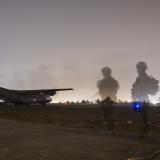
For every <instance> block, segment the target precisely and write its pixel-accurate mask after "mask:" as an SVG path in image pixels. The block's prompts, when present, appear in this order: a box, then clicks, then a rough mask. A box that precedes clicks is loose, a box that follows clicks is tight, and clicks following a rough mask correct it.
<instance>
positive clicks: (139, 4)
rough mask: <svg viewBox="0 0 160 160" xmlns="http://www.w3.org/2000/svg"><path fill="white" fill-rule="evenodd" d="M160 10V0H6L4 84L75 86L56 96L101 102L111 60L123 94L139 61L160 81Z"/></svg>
mask: <svg viewBox="0 0 160 160" xmlns="http://www.w3.org/2000/svg"><path fill="white" fill-rule="evenodd" d="M159 8H160V1H158V0H45V1H44V0H19V1H18V0H0V23H1V25H0V35H1V36H0V54H1V58H0V86H3V87H7V88H12V89H35V88H63V87H67V88H68V87H72V88H74V89H75V91H73V92H72V91H71V92H65V93H60V94H58V95H57V96H56V97H55V101H66V100H74V101H77V100H82V99H89V100H94V99H96V97H95V98H93V97H92V96H93V95H94V94H95V93H97V91H98V90H97V88H96V83H97V81H98V80H99V79H101V78H102V76H101V73H100V70H101V68H103V67H104V66H109V67H111V68H112V70H113V76H114V77H115V78H116V79H117V80H118V81H119V83H120V90H119V92H118V99H122V100H130V97H131V93H130V89H131V86H132V84H133V82H134V81H135V79H136V76H137V73H136V68H135V65H136V63H137V62H138V61H145V62H147V64H148V67H149V69H148V73H149V74H150V75H153V76H154V77H156V78H157V79H159V80H160V74H159V58H160V54H159V51H160V31H159V28H160V10H159ZM158 97H160V95H157V96H155V97H154V98H152V100H154V101H155V100H158Z"/></svg>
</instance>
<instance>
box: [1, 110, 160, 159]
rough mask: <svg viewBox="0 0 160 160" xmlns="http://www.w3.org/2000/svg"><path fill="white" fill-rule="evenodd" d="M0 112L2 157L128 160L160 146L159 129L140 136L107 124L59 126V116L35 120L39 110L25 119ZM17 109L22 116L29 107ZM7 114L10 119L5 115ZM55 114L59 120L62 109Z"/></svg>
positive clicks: (149, 152)
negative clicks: (49, 121)
mask: <svg viewBox="0 0 160 160" xmlns="http://www.w3.org/2000/svg"><path fill="white" fill-rule="evenodd" d="M0 112H1V114H0V160H28V159H29V160H53V159H54V160H72V159H73V160H82V159H83V160H127V159H128V158H132V157H144V156H147V155H150V154H152V153H153V152H154V151H156V150H157V149H159V148H160V138H159V131H151V132H150V134H149V135H148V136H147V137H141V135H140V133H138V132H130V131H129V132H127V129H126V128H125V130H123V131H122V130H117V132H116V133H115V134H114V135H112V134H111V133H110V132H109V131H108V130H107V129H106V128H105V127H100V128H97V127H96V128H93V127H86V126H85V127H83V125H80V127H79V126H78V127H77V126H76V127H75V124H74V125H73V126H72V125H71V124H70V125H68V124H66V125H65V123H63V125H61V123H60V125H59V123H58V122H57V123H56V118H55V119H54V123H52V124H49V123H48V124H47V123H41V122H40V121H38V123H37V122H36V123H35V122H34V121H33V119H34V118H33V115H35V118H37V117H36V114H37V112H34V113H32V114H31V112H29V114H28V112H27V114H26V115H25V121H24V119H23V118H22V117H20V118H18V117H17V120H16V118H15V116H13V117H12V116H11V113H12V112H13V111H11V110H9V111H8V110H7V112H6V111H5V112H4V110H3V109H2V110H0ZM8 112H9V113H8ZM16 112H18V114H17V115H19V114H20V113H21V114H22V115H23V114H24V112H26V110H23V111H19V110H18V111H16ZM19 112H20V113H19ZM4 113H5V116H6V114H8V115H9V116H10V118H9V117H8V116H6V117H7V119H6V118H4V117H5V116H4V115H3V114H4ZM38 113H39V112H38ZM56 114H59V117H58V118H57V121H58V120H59V119H60V112H56ZM67 114H70V113H68V112H67ZM30 115H32V117H31V119H32V120H31V121H28V120H29V118H28V119H27V118H26V117H29V116H30ZM54 115H55V114H54ZM45 116H46V115H45ZM50 116H51V115H50ZM63 116H64V114H62V117H61V119H63V118H64V117H63ZM70 116H71V115H70ZM67 117H68V115H67V116H66V117H65V118H64V120H66V118H67ZM38 118H39V117H38ZM43 118H44V117H43ZM20 119H23V120H22V121H21V120H20ZM78 120H79V119H77V121H78ZM77 121H76V122H77ZM86 122H87V121H85V123H86ZM68 123H71V121H68ZM74 123H75V122H74ZM81 123H82V122H81ZM154 160H160V156H159V157H158V156H157V157H156V158H155V159H154Z"/></svg>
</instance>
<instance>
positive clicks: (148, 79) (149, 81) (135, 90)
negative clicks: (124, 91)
mask: <svg viewBox="0 0 160 160" xmlns="http://www.w3.org/2000/svg"><path fill="white" fill-rule="evenodd" d="M136 67H137V73H138V77H137V78H136V81H135V82H134V84H133V86H132V89H131V94H132V100H133V101H138V102H143V105H142V108H140V109H139V112H140V115H141V118H142V121H143V131H144V132H145V133H148V131H149V125H148V103H149V95H155V94H156V93H157V92H158V90H159V86H158V83H159V81H158V80H156V79H155V78H153V77H152V76H148V75H147V73H146V70H147V64H146V63H145V62H138V63H137V66H136Z"/></svg>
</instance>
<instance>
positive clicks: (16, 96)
mask: <svg viewBox="0 0 160 160" xmlns="http://www.w3.org/2000/svg"><path fill="white" fill-rule="evenodd" d="M68 90H73V89H72V88H62V89H39V90H12V89H6V88H2V87H0V99H1V100H2V101H4V103H13V104H14V105H30V104H34V103H36V104H42V105H44V106H45V105H46V104H47V103H49V102H51V101H52V98H51V96H54V95H55V94H56V92H58V91H68Z"/></svg>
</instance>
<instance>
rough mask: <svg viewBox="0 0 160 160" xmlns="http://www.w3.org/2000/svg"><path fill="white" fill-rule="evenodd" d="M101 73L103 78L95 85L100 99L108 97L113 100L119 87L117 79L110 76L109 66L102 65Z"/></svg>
mask: <svg viewBox="0 0 160 160" xmlns="http://www.w3.org/2000/svg"><path fill="white" fill-rule="evenodd" d="M102 74H103V76H104V78H103V79H102V80H100V81H98V82H97V87H98V89H99V95H100V96H101V100H102V101H103V100H105V99H106V98H107V97H110V98H111V99H112V100H113V101H116V100H117V98H116V95H117V91H118V89H119V84H118V81H116V80H115V79H114V78H113V77H112V76H111V74H112V71H111V69H110V68H109V67H104V68H103V69H102Z"/></svg>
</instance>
